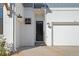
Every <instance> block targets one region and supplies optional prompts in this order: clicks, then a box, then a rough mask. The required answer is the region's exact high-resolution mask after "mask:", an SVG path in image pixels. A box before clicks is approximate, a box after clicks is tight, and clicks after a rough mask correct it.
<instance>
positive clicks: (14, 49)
mask: <svg viewBox="0 0 79 59" xmlns="http://www.w3.org/2000/svg"><path fill="white" fill-rule="evenodd" d="M15 18H16V17H15V4H13V52H15V51H16V47H15V20H16V19H15Z"/></svg>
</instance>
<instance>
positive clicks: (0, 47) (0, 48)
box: [0, 38, 10, 56]
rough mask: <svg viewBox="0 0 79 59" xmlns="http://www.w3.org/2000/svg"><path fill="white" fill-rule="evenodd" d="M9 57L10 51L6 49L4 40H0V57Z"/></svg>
mask: <svg viewBox="0 0 79 59" xmlns="http://www.w3.org/2000/svg"><path fill="white" fill-rule="evenodd" d="M8 55H10V51H9V49H8V48H7V43H6V39H4V38H2V39H0V56H8Z"/></svg>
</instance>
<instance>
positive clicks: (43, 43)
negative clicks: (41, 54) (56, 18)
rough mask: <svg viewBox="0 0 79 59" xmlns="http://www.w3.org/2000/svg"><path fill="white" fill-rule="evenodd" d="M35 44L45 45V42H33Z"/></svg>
mask: <svg viewBox="0 0 79 59" xmlns="http://www.w3.org/2000/svg"><path fill="white" fill-rule="evenodd" d="M35 46H46V44H45V42H42V41H37V42H35Z"/></svg>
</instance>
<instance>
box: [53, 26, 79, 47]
mask: <svg viewBox="0 0 79 59" xmlns="http://www.w3.org/2000/svg"><path fill="white" fill-rule="evenodd" d="M52 32H53V45H70V46H71V45H72V46H75V45H79V25H53V30H52Z"/></svg>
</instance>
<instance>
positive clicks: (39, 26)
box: [36, 21, 43, 41]
mask: <svg viewBox="0 0 79 59" xmlns="http://www.w3.org/2000/svg"><path fill="white" fill-rule="evenodd" d="M36 41H43V21H36Z"/></svg>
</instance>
